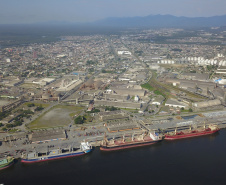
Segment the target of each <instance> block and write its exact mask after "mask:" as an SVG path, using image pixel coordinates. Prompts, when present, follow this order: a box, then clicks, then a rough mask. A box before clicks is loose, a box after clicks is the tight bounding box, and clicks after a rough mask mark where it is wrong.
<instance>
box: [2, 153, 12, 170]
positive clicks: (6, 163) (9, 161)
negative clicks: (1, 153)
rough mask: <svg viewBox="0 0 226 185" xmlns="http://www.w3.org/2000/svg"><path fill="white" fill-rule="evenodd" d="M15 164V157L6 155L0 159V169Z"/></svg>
mask: <svg viewBox="0 0 226 185" xmlns="http://www.w3.org/2000/svg"><path fill="white" fill-rule="evenodd" d="M13 164H14V158H13V157H10V156H8V157H6V158H4V159H0V170H3V169H5V168H8V167H10V166H12V165H13Z"/></svg>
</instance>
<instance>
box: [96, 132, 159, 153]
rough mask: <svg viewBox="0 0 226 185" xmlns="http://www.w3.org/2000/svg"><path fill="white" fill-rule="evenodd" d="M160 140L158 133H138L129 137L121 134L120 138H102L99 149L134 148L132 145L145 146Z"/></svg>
mask: <svg viewBox="0 0 226 185" xmlns="http://www.w3.org/2000/svg"><path fill="white" fill-rule="evenodd" d="M161 140H162V137H161V136H160V135H159V134H158V133H149V135H146V136H145V135H144V134H142V135H139V136H138V137H136V138H135V137H134V135H132V137H131V138H127V139H125V136H123V138H122V139H120V140H115V139H114V138H113V139H112V140H110V141H108V140H107V139H106V137H105V139H104V140H103V142H102V144H101V146H100V150H102V151H113V150H122V149H127V148H134V147H140V146H147V145H152V144H155V143H157V142H159V141H161Z"/></svg>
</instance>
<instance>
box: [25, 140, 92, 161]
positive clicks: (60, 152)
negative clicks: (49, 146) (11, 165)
mask: <svg viewBox="0 0 226 185" xmlns="http://www.w3.org/2000/svg"><path fill="white" fill-rule="evenodd" d="M91 151H92V146H91V145H90V144H89V143H88V142H81V145H80V148H77V149H75V148H72V147H70V148H67V149H61V148H58V149H53V150H50V151H47V152H44V153H42V152H36V151H34V152H31V153H25V154H22V157H21V162H22V163H35V162H42V161H49V160H56V159H62V158H67V157H75V156H79V155H84V154H86V153H89V152H91Z"/></svg>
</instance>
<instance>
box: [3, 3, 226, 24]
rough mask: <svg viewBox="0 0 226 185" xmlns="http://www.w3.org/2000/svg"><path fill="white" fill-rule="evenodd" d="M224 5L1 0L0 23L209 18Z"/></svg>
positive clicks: (223, 9)
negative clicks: (141, 17)
mask: <svg viewBox="0 0 226 185" xmlns="http://www.w3.org/2000/svg"><path fill="white" fill-rule="evenodd" d="M225 7H226V1H225V0H139V1H138V0H48V1H45V0H39V1H30V0H20V1H18V0H2V1H1V6H0V24H24V23H25V24H26V23H37V22H49V21H59V22H61V21H66V22H71V23H75V22H84V23H85V22H93V21H96V20H101V19H105V18H108V17H135V16H148V15H156V14H162V15H165V14H170V15H174V16H186V17H211V16H217V15H225V14H226V9H225Z"/></svg>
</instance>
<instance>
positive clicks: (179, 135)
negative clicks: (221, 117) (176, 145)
mask: <svg viewBox="0 0 226 185" xmlns="http://www.w3.org/2000/svg"><path fill="white" fill-rule="evenodd" d="M219 130H220V129H219V128H218V127H217V126H216V125H209V127H208V128H206V127H205V126H204V128H202V129H196V130H192V129H191V127H190V129H189V130H185V131H180V132H177V129H175V132H172V133H168V134H165V138H164V139H165V140H175V139H183V138H190V137H197V136H204V135H210V134H214V133H216V132H218V131H219Z"/></svg>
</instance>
